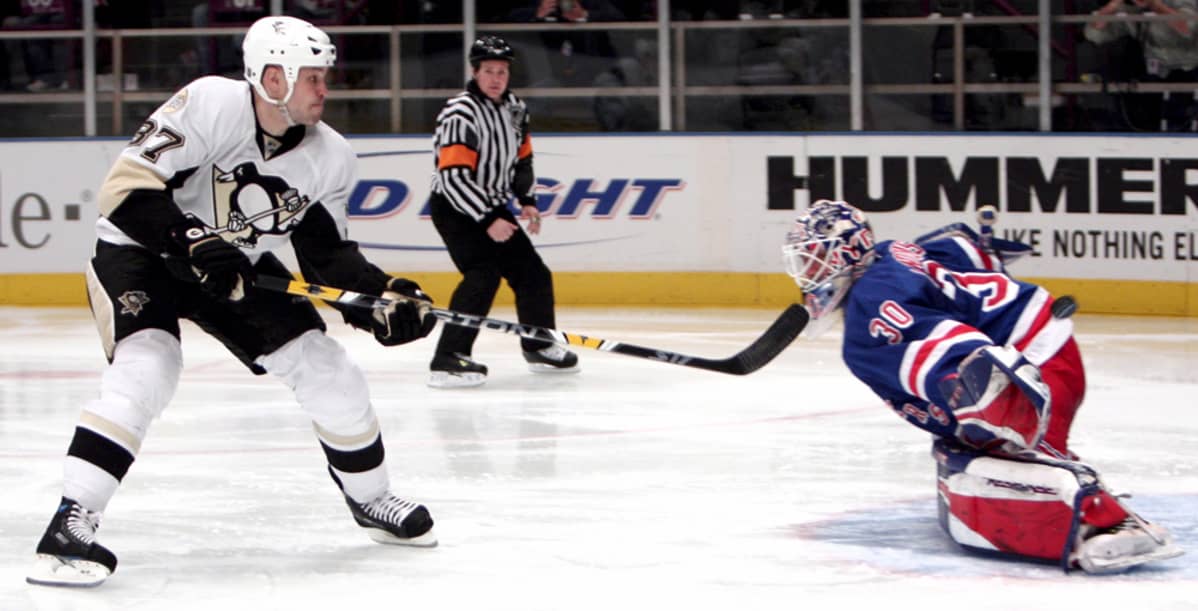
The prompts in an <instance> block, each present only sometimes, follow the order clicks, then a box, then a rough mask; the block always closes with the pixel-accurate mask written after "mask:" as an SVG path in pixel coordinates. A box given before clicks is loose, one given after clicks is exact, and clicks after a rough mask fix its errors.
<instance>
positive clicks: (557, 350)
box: [537, 344, 567, 362]
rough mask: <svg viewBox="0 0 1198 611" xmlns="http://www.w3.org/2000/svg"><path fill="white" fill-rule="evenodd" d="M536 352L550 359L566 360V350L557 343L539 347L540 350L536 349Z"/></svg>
mask: <svg viewBox="0 0 1198 611" xmlns="http://www.w3.org/2000/svg"><path fill="white" fill-rule="evenodd" d="M537 354H540V355H541V356H543V357H545V358H547V359H549V360H551V361H558V362H561V361H564V360H566V354H567V352H566V349H565V348H563V347H562V346H560V345H558V344H553V345H552V346H549V347H548V348H541V349H540V350H537Z"/></svg>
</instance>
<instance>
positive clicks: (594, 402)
mask: <svg viewBox="0 0 1198 611" xmlns="http://www.w3.org/2000/svg"><path fill="white" fill-rule="evenodd" d="M324 311H325V312H326V314H327V315H329V320H330V327H331V334H332V335H333V336H335V337H337V338H338V339H340V340H342V341H343V343H345V344H346V345H347V346H348V348H349V350H350V353H351V354H352V355H353V356H354V358H355V359H356V360H357V361H358V362H359V364H361V365H362V367H363V368H364V369H365V371H366V374H367V377H368V379H369V380H370V385H371V392H372V395H373V397H374V404H375V407H376V408H377V410H378V414H379V418H380V422H381V425H382V427H383V435H384V440H385V442H386V444H387V450H388V453H387V462H388V465H389V467H390V469H391V473H392V480H393V482H394V485H395V488H396V490H397V492H399V494H401V495H404V496H406V497H409V498H413V499H416V500H419V501H422V502H424V503H426V504H427V505H428V506H429V508H430V510H431V511H432V512H433V516H434V518H435V519H436V521H437V526H436V529H437V532H438V535H439V537H440V541H441V545H440V546H439V547H437V548H435V549H431V550H428V549H410V548H399V547H390V546H381V545H378V544H375V543H373V542H371V541H370V540H369V539H368V538H367V537H366V535H365V534H364V533H363V532H361V531H360V530H359V529H358V528H357V527H356V526H355V525H354V523H353V521H352V519H351V518H350V515H349V511H348V509H347V508H346V507H345V505H344V503H343V502H342V500H341V497H340V494H339V493H338V492H337V490H336V488H335V487H334V485H333V483H332V482H331V480H330V479H329V478H328V476H327V475H326V473H325V471H324V466H323V465H324V463H323V455H322V453H321V451H320V449H319V447H318V445H317V443H316V441H315V438H314V435H313V433H312V428H311V424H310V422H309V421H308V419H307V418H306V417H305V416H304V414H303V413H302V412H301V411H300V410H299V409H298V407H296V405H295V404H294V402H293V400H292V397H291V394H290V392H289V391H288V390H287V389H286V388H285V387H283V386H282V385H281V383H279V382H278V381H277V380H275V379H273V378H271V377H269V376H263V377H254V376H252V375H250V374H249V373H248V372H247V371H246V370H245V369H244V368H243V367H242V366H241V365H240V364H239V363H238V362H237V361H236V360H234V359H233V358H232V357H231V356H229V355H228V354H227V353H225V351H224V349H223V348H222V347H221V346H219V345H218V344H217V343H216V342H214V341H213V340H211V339H209V338H208V337H206V336H205V335H203V333H201V332H200V331H199V330H198V329H197V328H195V327H194V326H190V325H188V326H185V327H184V358H185V361H186V369H185V371H184V374H183V379H182V381H181V382H180V385H179V390H178V394H177V395H176V398H175V400H174V401H173V403H172V404H171V405H170V407H168V408H167V410H166V412H165V413H164V415H163V417H162V418H161V419H160V420H159V421H157V422H156V423H155V424H154V426H153V427H152V428H151V430H150V434H149V436H148V437H147V439H146V441H145V443H144V445H143V448H142V452H141V454H140V456H139V458H138V460H137V462H136V463H135V464H134V465H133V468H132V469H131V471H130V473H129V475H128V476H127V477H126V479H125V482H124V484H123V485H122V487H121V489H120V491H119V492H118V494H117V496H116V497H115V498H114V500H113V501H112V503H111V504H110V506H109V508H108V511H107V513H106V515H105V520H104V524H103V527H102V528H101V530H100V540H101V541H102V542H103V543H104V544H105V545H107V546H108V547H110V548H111V549H112V550H113V551H114V552H116V554H117V556H118V557H119V558H120V566H119V568H118V570H117V572H116V573H115V574H114V575H113V577H112V578H111V579H110V580H109V581H108V582H107V583H105V584H104V585H103V586H101V587H99V588H97V589H92V590H81V591H73V590H60V589H53V588H44V587H36V586H29V585H26V584H25V583H24V574H25V570H26V569H27V567H28V565H29V562H30V561H31V560H32V554H33V548H34V546H35V545H36V543H37V539H38V537H39V536H40V534H41V531H42V529H43V528H44V527H45V524H46V522H47V521H48V519H49V517H50V513H51V511H52V510H53V508H54V505H55V503H56V502H57V500H58V497H59V495H60V484H61V469H62V456H63V453H64V452H65V449H66V446H67V444H68V443H69V441H70V437H71V433H72V430H73V427H74V424H75V421H76V418H77V416H78V411H79V406H80V405H81V404H82V403H83V402H85V401H87V400H89V399H90V398H92V397H94V396H95V395H96V393H97V391H98V381H99V374H100V372H101V371H102V370H103V366H104V359H103V354H102V352H101V350H100V346H99V342H98V340H97V338H96V333H95V330H94V328H93V326H92V324H91V321H90V318H89V316H88V314H87V312H86V311H85V310H82V309H52V308H47V309H41V308H12V307H0V346H2V347H3V350H0V490H3V493H2V495H0V496H2V497H3V498H2V499H0V507H2V508H3V511H2V512H0V610H5V611H9V610H15V611H24V610H39V611H50V610H53V611H69V610H75V609H78V610H87V611H107V610H122V611H133V610H158V609H170V610H172V611H183V610H191V609H196V610H199V609H204V610H212V609H218V610H228V611H234V610H240V609H289V610H321V611H324V610H326V609H330V608H336V609H347V610H352V609H355V608H371V609H376V608H378V609H403V608H415V609H420V608H423V609H526V610H539V609H544V610H556V609H563V610H574V609H605V610H607V609H638V610H639V609H729V608H731V609H736V610H737V611H744V610H746V609H810V610H828V609H831V610H836V609H847V608H864V607H867V606H868V607H870V608H885V609H920V610H929V609H938V608H946V607H947V606H949V605H952V606H953V607H958V608H965V609H970V610H971V611H972V610H977V611H982V610H1002V611H1011V610H1013V609H1021V610H1036V609H1052V610H1054V611H1059V610H1061V609H1079V610H1080V609H1084V610H1086V611H1094V610H1104V609H1119V610H1128V611H1130V610H1132V609H1151V610H1154V611H1156V610H1174V609H1176V610H1182V609H1185V610H1193V609H1198V401H1196V400H1195V397H1196V396H1198V367H1196V366H1195V365H1198V359H1195V356H1196V353H1198V321H1195V320H1192V319H1170V318H1134V317H1090V316H1085V315H1080V316H1078V317H1077V319H1076V320H1077V322H1078V338H1079V341H1080V343H1081V346H1082V350H1083V357H1084V359H1085V361H1086V364H1087V367H1088V370H1089V371H1088V373H1089V376H1090V386H1089V392H1088V396H1087V401H1086V404H1085V406H1084V407H1083V408H1082V411H1081V413H1080V415H1079V417H1078V419H1077V421H1076V423H1075V425H1074V433H1073V447H1074V449H1075V450H1076V451H1078V452H1079V453H1081V454H1082V456H1083V457H1084V458H1085V459H1087V460H1088V461H1090V462H1091V463H1092V464H1094V465H1095V466H1096V467H1098V468H1099V469H1100V470H1101V471H1102V472H1103V474H1104V477H1105V479H1106V480H1107V483H1108V484H1110V485H1111V487H1113V488H1115V489H1116V490H1117V491H1119V492H1130V493H1134V495H1135V496H1134V497H1133V498H1132V499H1131V500H1130V503H1131V504H1132V506H1133V507H1134V508H1136V509H1137V510H1139V512H1140V513H1141V514H1142V515H1144V516H1145V517H1146V518H1148V519H1151V520H1154V521H1157V522H1160V523H1162V524H1164V525H1165V526H1167V527H1168V528H1170V529H1171V530H1172V532H1173V534H1174V536H1175V537H1176V538H1177V540H1178V541H1179V542H1180V544H1181V545H1182V546H1183V547H1185V548H1187V549H1188V550H1189V554H1188V555H1186V556H1183V557H1181V558H1178V559H1175V560H1170V561H1166V562H1161V563H1159V564H1156V565H1151V566H1149V567H1144V568H1142V569H1140V570H1136V571H1134V572H1131V573H1128V574H1125V575H1119V576H1113V577H1092V576H1087V575H1084V574H1080V573H1071V574H1069V575H1065V574H1063V573H1062V572H1061V571H1060V569H1058V568H1057V567H1055V566H1052V565H1041V564H1031V563H1026V562H1013V561H1007V560H999V559H994V558H984V557H979V556H974V555H969V554H967V553H964V552H962V551H961V550H960V549H958V548H957V547H955V546H954V545H953V544H952V543H950V542H949V541H947V540H946V538H945V537H944V536H943V535H942V534H941V533H940V531H939V529H938V527H937V525H936V521H935V505H934V502H935V495H934V492H935V488H934V466H933V463H932V460H931V458H930V456H929V446H930V443H929V440H928V437H927V435H926V434H924V433H922V432H920V431H919V430H917V429H915V428H913V427H911V426H910V425H908V424H905V423H904V422H902V421H901V420H899V419H898V418H897V417H896V416H895V415H894V414H892V413H891V412H890V411H889V410H888V409H887V408H886V407H885V406H883V405H882V404H881V403H880V402H879V401H878V400H877V399H876V398H874V397H873V395H872V394H871V393H870V392H869V391H868V390H867V389H865V387H864V386H862V385H861V384H859V383H858V382H856V381H855V380H854V379H853V378H852V377H851V376H850V375H849V373H848V372H847V370H846V369H845V368H844V366H843V365H842V364H841V363H840V360H839V352H838V348H839V342H838V339H837V338H836V337H835V335H836V333H835V332H830V333H828V334H827V335H826V336H825V337H821V338H820V339H817V340H808V339H805V338H804V339H800V340H799V341H798V342H796V344H795V345H794V346H792V347H791V348H790V349H789V350H788V351H787V352H785V353H784V354H783V355H782V356H780V357H779V358H778V360H776V361H775V362H774V363H772V364H770V365H767V366H766V367H765V368H764V369H762V370H761V371H759V372H757V373H754V374H752V375H749V376H746V377H734V376H726V375H721V374H716V373H710V372H704V371H699V370H695V369H689V368H684V367H677V366H671V365H665V364H659V363H653V362H650V361H646V360H642V359H636V358H630V357H627V356H622V355H614V354H604V353H599V352H595V351H591V350H582V351H580V352H579V354H580V357H581V359H582V361H581V364H582V368H583V371H582V373H580V374H578V375H552V376H551V375H535V374H532V373H529V372H528V371H527V370H526V368H525V365H524V363H523V360H522V359H521V358H520V355H519V349H518V347H517V346H516V340H515V339H514V338H512V337H510V336H503V335H498V334H493V333H487V332H484V333H483V334H482V335H481V336H480V339H479V342H478V344H477V345H476V348H475V356H476V357H477V358H478V359H479V360H481V361H482V362H485V363H486V364H487V365H488V366H489V367H490V369H491V378H490V380H489V381H488V383H487V385H486V386H484V387H482V388H478V389H467V390H454V391H445V390H433V389H429V388H426V387H425V386H424V378H425V375H426V373H427V363H428V359H429V358H430V357H431V350H432V348H433V343H432V341H431V340H425V341H422V342H419V343H417V344H414V345H408V346H401V347H397V348H392V349H385V348H382V347H380V346H378V345H376V344H375V343H374V341H373V340H372V339H371V338H370V336H369V335H367V334H364V333H360V332H355V331H353V330H351V329H349V328H348V327H346V326H344V325H343V324H341V323H340V322H339V320H337V319H335V318H333V316H332V315H331V313H330V312H329V311H328V310H327V309H326V310H324ZM776 314H777V312H775V311H766V310H730V309H719V310H671V309H614V310H599V309H583V308H563V309H561V310H560V311H559V315H558V324H559V325H560V326H561V328H563V329H565V330H569V331H576V332H581V333H587V334H590V335H594V336H598V337H603V338H607V339H615V340H620V341H627V342H632V343H636V344H641V345H646V346H657V347H661V348H665V349H668V350H672V351H676V352H681V353H687V354H694V355H699V356H708V357H719V358H722V357H726V356H729V355H731V354H733V353H735V352H736V351H738V350H740V349H741V348H743V347H744V346H746V345H747V344H748V343H749V342H750V341H752V340H753V339H754V338H755V337H757V335H758V334H759V333H760V332H761V331H762V330H764V329H765V328H766V326H768V324H769V323H770V322H771V321H772V320H773V318H774V316H775V315H776ZM493 315H494V316H496V317H499V318H505V319H509V320H510V319H512V318H513V314H512V312H511V311H510V310H504V309H499V310H497V311H496V312H494V313H493Z"/></svg>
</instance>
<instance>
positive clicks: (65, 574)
mask: <svg viewBox="0 0 1198 611" xmlns="http://www.w3.org/2000/svg"><path fill="white" fill-rule="evenodd" d="M111 574H112V571H109V570H108V567H106V566H104V565H102V564H100V563H98V562H92V561H91V560H83V559H80V558H62V557H59V556H54V555H52V554H38V555H37V558H36V559H35V560H34V561H33V567H32V568H31V569H30V570H29V574H28V575H26V576H25V582H26V583H31V584H33V585H39V586H55V587H63V588H94V587H96V586H98V585H100V584H102V583H104V580H106V579H108V576H109V575H111Z"/></svg>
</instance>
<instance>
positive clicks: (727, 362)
mask: <svg viewBox="0 0 1198 611" xmlns="http://www.w3.org/2000/svg"><path fill="white" fill-rule="evenodd" d="M254 285H255V286H257V287H259V288H263V289H267V290H270V291H276V292H280V293H289V294H291V295H301V296H304V297H311V298H316V299H321V300H324V301H328V302H332V303H342V304H345V305H350V306H357V307H363V308H385V307H387V306H388V305H390V304H391V303H393V302H394V300H393V299H388V298H386V297H375V296H373V295H365V294H363V293H355V292H353V291H346V290H342V289H336V288H332V287H328V286H321V285H319V284H309V283H306V282H300V281H298V280H290V279H287V278H275V277H271V276H259V277H258V280H257V281H256V282H255V283H254ZM428 311H429V313H431V314H432V315H433V316H436V317H437V320H440V321H441V322H443V323H445V324H447V325H456V326H459V327H469V328H472V329H486V330H488V331H498V332H500V333H510V334H512V335H518V336H520V337H524V338H528V339H538V340H543V341H547V342H554V343H557V344H566V345H570V346H579V347H582V348H591V349H594V350H599V351H600V352H615V353H616V354H626V355H628V356H635V357H638V358H642V359H649V360H652V361H660V362H663V363H670V364H672V365H684V366H686V367H695V368H698V369H706V370H707V371H718V372H720V373H729V374H732V375H745V374H749V373H753V372H754V371H757V370H758V369H761V368H762V367H764V366H765V364H766V363H769V362H770V361H772V360H774V357H776V356H778V355H779V354H781V352H782V351H783V350H785V349H786V347H787V346H789V345H790V344H791V342H793V341H794V339H795V338H796V337H798V336H799V333H800V332H802V331H803V327H806V326H807V318H808V316H807V310H806V309H805V308H803V307H802V306H800V305H798V304H791V305H790V306H788V307H787V308H786V310H784V311H783V312H782V314H781V315H779V316H778V319H777V320H775V321H774V323H773V324H772V325H770V327H769V328H768V329H766V330H765V333H763V334H762V335H761V337H758V338H757V339H756V340H753V343H752V344H749V346H748V347H747V348H745V349H744V350H741V351H740V352H738V353H736V354H734V355H732V356H730V357H728V358H726V359H705V358H702V357H697V356H690V355H686V354H679V353H677V352H670V351H668V350H661V349H659V348H646V347H643V346H637V345H634V344H626V343H623V342H617V341H612V340H609V339H602V338H599V337H589V336H586V335H580V334H577V333H567V332H565V331H558V330H557V329H546V328H544V327H537V326H534V325H522V324H519V323H514V322H507V321H504V320H497V319H494V318H484V317H482V316H474V315H472V314H463V313H461V312H455V311H453V310H444V309H441V308H434V307H431V306H429V307H428Z"/></svg>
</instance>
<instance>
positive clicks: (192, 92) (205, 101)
mask: <svg viewBox="0 0 1198 611" xmlns="http://www.w3.org/2000/svg"><path fill="white" fill-rule="evenodd" d="M249 95H250V93H249V83H246V82H245V81H238V80H233V79H230V78H225V77H223V76H202V77H200V78H198V79H196V80H194V81H192V82H190V83H188V84H187V85H185V86H184V87H183V88H182V89H180V90H179V91H177V92H176V93H175V95H173V96H171V98H170V99H169V100H167V101H166V102H164V103H163V104H162V106H159V107H158V110H157V114H160V115H161V114H166V115H171V114H178V115H180V116H184V115H187V116H196V117H197V118H199V117H203V118H202V119H200V120H201V121H202V122H203V123H205V124H207V123H210V122H215V121H216V120H217V117H220V116H230V115H229V114H228V113H229V112H230V109H234V108H238V107H243V106H248V105H249V103H250V102H249V99H250V98H249ZM185 111H187V112H186V113H185ZM234 116H235V115H234Z"/></svg>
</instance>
